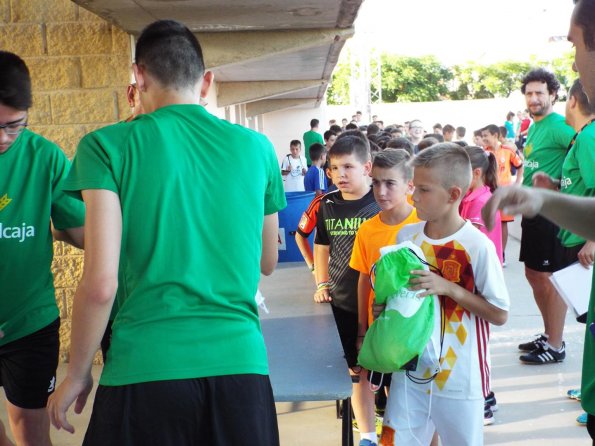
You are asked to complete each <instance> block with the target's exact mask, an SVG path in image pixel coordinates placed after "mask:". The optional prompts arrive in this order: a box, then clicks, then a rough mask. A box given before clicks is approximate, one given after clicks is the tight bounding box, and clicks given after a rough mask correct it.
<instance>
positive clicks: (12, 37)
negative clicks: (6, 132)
mask: <svg viewBox="0 0 595 446" xmlns="http://www.w3.org/2000/svg"><path fill="white" fill-rule="evenodd" d="M0 48H1V49H3V50H6V51H12V52H14V53H16V54H18V55H20V56H21V57H22V58H23V59H24V60H25V61H26V62H27V65H28V66H29V70H30V71H31V77H32V80H33V101H34V103H33V108H32V109H31V110H30V113H29V124H30V128H31V129H32V130H33V131H35V132H37V133H40V134H41V135H43V136H45V137H46V138H48V139H50V140H52V141H54V142H56V143H57V144H58V145H59V146H60V147H61V148H62V150H64V152H65V153H66V154H67V155H68V157H69V158H71V157H72V156H73V154H74V152H75V150H76V146H77V144H78V141H79V140H80V139H81V138H82V137H83V135H85V134H86V133H88V132H90V131H92V130H94V129H97V128H99V127H103V126H105V125H107V124H111V123H114V122H117V121H120V120H122V119H125V118H126V117H128V115H129V114H130V109H129V108H128V104H127V103H126V97H125V88H126V85H127V84H128V82H129V80H130V71H129V69H130V38H129V36H128V34H126V33H125V32H123V31H121V30H119V29H118V28H116V27H114V26H112V25H111V24H109V23H107V22H105V21H104V20H103V19H101V18H99V17H97V16H96V15H94V14H92V13H90V12H88V11H86V10H85V9H83V8H81V7H79V6H78V5H76V4H75V3H73V2H71V1H70V0H0ZM53 271H54V274H55V285H56V300H57V302H58V306H59V307H60V314H61V318H62V328H61V342H62V347H61V358H62V359H63V360H67V359H68V350H69V347H70V317H71V313H72V297H73V294H74V290H75V288H76V285H77V282H78V279H79V278H80V274H81V271H82V251H79V250H77V249H75V248H71V247H69V246H67V245H63V244H62V243H56V244H55V260H54V265H53Z"/></svg>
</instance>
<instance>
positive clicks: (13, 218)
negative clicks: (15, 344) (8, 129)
mask: <svg viewBox="0 0 595 446" xmlns="http://www.w3.org/2000/svg"><path fill="white" fill-rule="evenodd" d="M69 167H70V163H69V161H68V159H67V158H66V155H64V153H63V152H62V151H61V150H60V148H59V147H58V146H57V145H56V144H54V143H52V142H50V141H48V140H47V139H45V138H43V137H41V136H39V135H37V134H35V133H33V132H31V131H29V130H24V131H23V133H21V134H20V135H19V136H18V137H17V139H16V140H15V142H14V143H13V144H12V145H11V146H10V147H9V149H8V150H7V151H6V152H4V153H3V154H0V329H1V330H2V331H3V332H4V337H3V338H2V339H0V345H4V344H6V343H8V342H11V341H14V340H17V339H20V338H22V337H24V336H27V335H29V334H31V333H34V332H36V331H37V330H39V329H41V328H43V327H45V326H47V325H49V324H50V323H52V322H53V321H54V320H55V319H57V318H58V307H57V306H56V298H55V295H54V284H53V276H52V272H51V269H50V268H51V264H52V258H53V246H52V233H51V230H50V219H51V221H52V222H53V224H54V226H55V227H56V229H67V228H76V227H79V226H83V224H84V223H85V207H84V205H83V204H82V203H81V202H80V201H78V200H75V199H73V198H72V197H69V196H67V195H65V194H64V192H63V191H62V185H63V183H64V180H65V178H66V176H67V174H68V169H69Z"/></svg>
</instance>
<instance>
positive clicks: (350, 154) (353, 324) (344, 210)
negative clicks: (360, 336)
mask: <svg viewBox="0 0 595 446" xmlns="http://www.w3.org/2000/svg"><path fill="white" fill-rule="evenodd" d="M328 157H329V166H330V171H331V177H332V180H333V183H334V184H335V185H336V186H337V188H338V190H337V191H334V192H330V193H328V194H326V195H324V196H323V198H322V200H321V201H320V207H319V209H318V214H317V223H316V239H315V242H314V264H315V265H316V268H315V271H314V272H315V276H316V282H317V290H316V293H315V294H314V300H315V301H316V302H319V303H323V302H330V303H331V307H332V310H333V316H334V317H335V322H336V324H337V329H338V331H339V336H340V338H341V344H342V345H343V350H344V352H345V359H346V360H347V365H348V366H349V368H350V370H351V374H352V376H353V377H354V384H353V396H352V404H353V412H354V414H355V418H356V420H357V423H358V426H359V430H360V437H361V441H360V445H375V444H376V443H377V436H376V427H375V414H374V394H373V392H372V391H371V390H370V388H369V386H368V382H367V381H366V371H365V370H363V369H362V368H361V367H359V366H358V365H357V349H356V342H357V321H358V304H357V282H358V276H359V274H358V272H357V271H356V270H354V269H352V268H351V267H350V266H349V260H350V258H351V251H352V249H353V242H354V240H355V234H356V232H357V230H358V228H359V227H360V225H361V224H362V223H363V222H364V221H366V220H367V219H369V218H372V217H373V216H374V215H376V214H377V213H378V211H379V210H380V208H379V207H378V204H377V203H376V201H374V196H373V194H372V191H371V190H370V187H369V185H368V182H367V177H368V174H369V173H370V168H371V162H370V146H369V143H368V141H367V139H366V138H365V136H363V135H362V134H361V133H360V132H353V133H344V134H342V135H341V136H340V137H339V138H337V141H336V142H335V144H334V145H333V147H332V148H331V150H330V151H329V154H328Z"/></svg>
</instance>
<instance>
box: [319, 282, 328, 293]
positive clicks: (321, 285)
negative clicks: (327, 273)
mask: <svg viewBox="0 0 595 446" xmlns="http://www.w3.org/2000/svg"><path fill="white" fill-rule="evenodd" d="M330 287H331V284H330V282H320V283H319V284H318V285H317V287H316V288H317V291H320V290H326V289H328V288H330Z"/></svg>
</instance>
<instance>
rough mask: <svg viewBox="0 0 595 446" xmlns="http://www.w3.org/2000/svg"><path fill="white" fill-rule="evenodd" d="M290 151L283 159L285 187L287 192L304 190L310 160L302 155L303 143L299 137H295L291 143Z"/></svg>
mask: <svg viewBox="0 0 595 446" xmlns="http://www.w3.org/2000/svg"><path fill="white" fill-rule="evenodd" d="M289 152H290V153H289V154H287V155H286V156H285V158H283V161H281V174H282V175H283V187H284V189H285V192H303V191H304V176H305V175H306V172H307V171H308V170H307V167H306V166H307V165H308V162H307V161H306V158H305V157H304V155H302V143H301V142H300V140H299V139H294V140H292V141H291V142H290V143H289Z"/></svg>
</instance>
